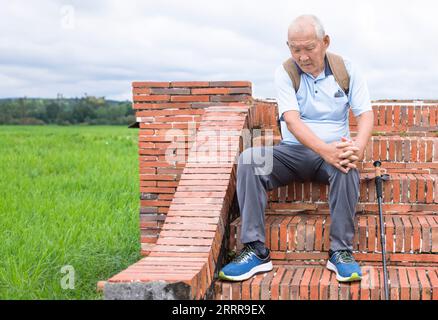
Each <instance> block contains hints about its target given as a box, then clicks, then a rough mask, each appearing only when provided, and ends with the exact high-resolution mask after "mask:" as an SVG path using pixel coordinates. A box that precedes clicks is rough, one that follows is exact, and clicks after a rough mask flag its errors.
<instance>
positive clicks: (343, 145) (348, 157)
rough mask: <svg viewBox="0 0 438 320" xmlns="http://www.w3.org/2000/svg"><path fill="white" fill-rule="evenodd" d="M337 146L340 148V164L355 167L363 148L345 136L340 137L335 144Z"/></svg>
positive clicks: (361, 157) (360, 159) (362, 153)
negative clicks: (339, 140)
mask: <svg viewBox="0 0 438 320" xmlns="http://www.w3.org/2000/svg"><path fill="white" fill-rule="evenodd" d="M337 148H338V149H340V150H342V154H341V155H340V157H341V158H342V160H341V161H340V165H341V166H344V167H347V168H350V169H357V162H358V161H362V159H363V156H364V150H363V149H361V148H360V147H359V146H358V145H357V144H356V143H355V141H354V140H349V139H347V138H345V137H342V140H341V142H339V143H338V144H337Z"/></svg>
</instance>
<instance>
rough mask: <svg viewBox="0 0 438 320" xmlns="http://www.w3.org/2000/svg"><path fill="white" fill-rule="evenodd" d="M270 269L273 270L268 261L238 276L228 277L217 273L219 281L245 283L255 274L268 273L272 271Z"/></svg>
mask: <svg viewBox="0 0 438 320" xmlns="http://www.w3.org/2000/svg"><path fill="white" fill-rule="evenodd" d="M272 269H273V266H272V261H269V262H267V263H264V264H261V265H258V266H256V267H254V268H252V269H251V270H250V271H248V272H247V273H244V274H242V275H240V276H228V275H226V274H225V273H224V272H223V271H221V272H219V279H222V280H226V281H245V280H248V279H249V278H251V277H253V276H254V275H256V274H259V273H265V272H269V271H272Z"/></svg>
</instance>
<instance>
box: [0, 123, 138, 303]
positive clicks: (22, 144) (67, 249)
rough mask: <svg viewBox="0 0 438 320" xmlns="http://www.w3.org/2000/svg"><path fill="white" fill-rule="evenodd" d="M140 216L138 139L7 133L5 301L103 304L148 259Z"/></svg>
mask: <svg viewBox="0 0 438 320" xmlns="http://www.w3.org/2000/svg"><path fill="white" fill-rule="evenodd" d="M138 211H139V186H138V155H137V130H135V129H128V128H126V127H113V126H99V127H85V126H83V127H81V126H73V127H57V126H35V127H31V126H0V230H1V232H0V299H100V298H101V294H99V293H97V292H96V283H97V281H99V280H106V279H108V278H109V277H110V276H112V275H113V274H115V273H117V272H118V271H120V270H122V269H124V268H126V267H127V266H129V265H130V264H132V263H133V262H135V261H137V260H138V259H140V255H139V252H140V245H139V227H138V226H139V218H138ZM67 265H69V266H72V267H73V268H74V289H69V288H66V289H63V286H62V283H65V282H66V280H65V279H66V278H65V277H68V279H71V278H70V276H72V275H73V274H72V273H62V272H61V269H62V268H63V267H64V266H67ZM63 278H64V279H63ZM67 284H69V285H70V286H72V284H73V282H67ZM64 287H65V286H64Z"/></svg>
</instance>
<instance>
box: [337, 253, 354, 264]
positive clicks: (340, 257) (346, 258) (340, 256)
mask: <svg viewBox="0 0 438 320" xmlns="http://www.w3.org/2000/svg"><path fill="white" fill-rule="evenodd" d="M335 260H336V262H341V263H351V262H354V258H353V256H352V255H351V253H350V252H349V251H338V252H336V253H335Z"/></svg>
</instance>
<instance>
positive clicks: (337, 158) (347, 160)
mask: <svg viewBox="0 0 438 320" xmlns="http://www.w3.org/2000/svg"><path fill="white" fill-rule="evenodd" d="M338 146H341V147H338ZM358 151H359V148H358V147H356V146H354V145H353V144H352V143H351V142H332V143H330V144H328V145H326V147H325V149H324V150H323V152H321V153H320V155H321V157H322V158H323V159H324V160H325V161H326V162H327V163H329V164H331V165H332V166H334V167H335V168H337V169H338V170H339V171H341V172H343V173H345V174H347V173H348V172H349V171H350V169H352V168H355V167H356V166H355V164H351V162H352V161H355V160H357V158H358V157H357V156H356V155H355V153H356V152H358Z"/></svg>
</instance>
